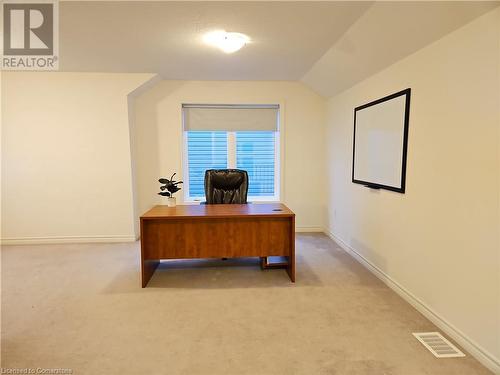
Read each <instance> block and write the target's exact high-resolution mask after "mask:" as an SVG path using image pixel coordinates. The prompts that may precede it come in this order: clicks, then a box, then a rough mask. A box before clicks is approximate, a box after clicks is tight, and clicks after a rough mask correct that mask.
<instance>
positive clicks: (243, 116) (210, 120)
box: [182, 104, 279, 131]
mask: <svg viewBox="0 0 500 375" xmlns="http://www.w3.org/2000/svg"><path fill="white" fill-rule="evenodd" d="M182 108H183V112H184V130H186V131H195V130H198V131H217V130H220V131H250V130H252V131H276V130H278V128H277V126H278V114H279V113H278V112H279V106H278V105H275V104H270V105H204V104H183V105H182Z"/></svg>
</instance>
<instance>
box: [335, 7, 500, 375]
mask: <svg viewBox="0 0 500 375" xmlns="http://www.w3.org/2000/svg"><path fill="white" fill-rule="evenodd" d="M499 25H500V13H499V11H498V10H496V11H493V12H490V13H488V14H487V15H484V16H482V17H480V18H478V19H476V20H475V21H473V22H472V23H470V24H468V25H466V26H464V27H462V28H461V29H459V30H457V31H455V32H453V33H452V34H450V35H448V36H446V37H444V38H443V39H441V40H439V41H437V42H435V43H433V44H431V45H430V46H428V47H426V48H424V49H422V50H420V51H419V52H417V53H415V54H413V55H411V56H409V57H407V58H405V59H404V60H402V61H400V62H398V63H397V64H395V65H393V66H391V67H389V68H387V69H386V70H384V71H382V72H381V73H379V74H376V75H375V76H373V77H371V78H369V79H367V80H365V81H363V82H361V83H360V84H358V85H356V86H354V87H353V88H351V89H349V90H347V91H345V92H344V93H342V94H340V95H338V96H336V97H334V98H332V99H330V100H329V102H328V113H327V129H326V138H327V147H326V149H327V170H328V193H327V195H328V224H327V227H328V229H329V231H330V232H331V233H332V234H333V235H334V236H336V237H337V238H338V239H340V240H341V241H343V242H344V243H345V244H346V245H347V246H348V247H350V248H351V249H353V250H355V251H356V252H358V253H359V254H360V255H361V256H363V257H364V258H366V259H367V260H368V261H369V262H370V263H371V264H372V265H374V266H375V267H377V268H378V269H379V270H380V271H382V272H383V273H384V274H385V275H386V276H387V277H389V278H390V279H392V280H393V281H394V282H396V283H399V285H400V286H401V287H402V288H403V289H404V290H405V291H406V292H408V293H411V294H412V295H413V296H414V297H415V298H416V299H417V300H419V301H420V302H422V303H423V304H424V305H425V306H427V307H428V308H429V309H430V310H431V311H432V312H433V313H435V314H437V316H438V317H439V318H438V320H440V319H441V320H442V321H443V322H446V323H448V324H449V325H450V326H451V327H452V329H451V331H454V332H455V333H457V334H458V336H461V337H462V338H464V339H465V341H464V340H463V341H462V342H467V343H468V344H470V346H469V347H468V349H470V347H473V348H474V346H475V350H477V352H476V355H478V356H479V357H481V358H482V359H483V362H484V363H488V364H489V365H490V367H491V368H495V364H496V366H497V367H496V370H497V371H500V367H498V366H500V245H499V224H500V223H499V196H500V186H499V177H500V163H499V143H500V138H499V124H500V114H499V108H500V107H499V101H500V93H499V87H500V86H499V82H500V80H499V79H500V78H499V69H500V53H499V46H500V43H499V37H500V30H499ZM407 87H411V88H412V98H411V116H410V131H409V146H408V147H409V148H408V169H407V179H406V183H407V191H406V194H404V195H402V194H398V193H393V192H389V191H371V190H369V189H367V188H364V187H362V186H361V185H356V184H353V183H351V167H352V136H353V135H352V132H353V108H354V107H356V106H358V105H361V104H364V103H366V102H369V101H371V100H374V99H378V98H380V97H383V96H385V95H387V94H391V93H393V92H396V91H399V90H401V89H405V88H407ZM487 357H489V358H487Z"/></svg>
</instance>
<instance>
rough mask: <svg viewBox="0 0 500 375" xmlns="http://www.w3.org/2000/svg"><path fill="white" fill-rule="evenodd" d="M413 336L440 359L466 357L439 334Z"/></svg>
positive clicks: (420, 333)
mask: <svg viewBox="0 0 500 375" xmlns="http://www.w3.org/2000/svg"><path fill="white" fill-rule="evenodd" d="M413 336H415V337H416V338H417V340H418V341H420V342H421V343H422V345H424V346H425V347H426V348H427V349H429V351H430V352H431V353H432V354H434V356H436V357H438V358H454V357H465V354H464V353H462V352H461V351H460V350H458V348H457V347H456V346H455V345H453V344H452V343H451V342H449V341H448V340H446V339H445V338H444V337H443V335H441V334H440V333H439V332H419V333H413Z"/></svg>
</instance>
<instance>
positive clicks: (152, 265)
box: [141, 218, 160, 288]
mask: <svg viewBox="0 0 500 375" xmlns="http://www.w3.org/2000/svg"><path fill="white" fill-rule="evenodd" d="M145 234H146V232H145V231H144V222H143V220H142V218H141V282H142V287H143V288H145V287H146V285H148V282H149V280H150V279H151V276H153V273H155V270H156V267H158V265H159V264H160V260H159V259H144V258H145V257H146V256H145V254H147V253H148V252H147V251H146V243H148V242H149V241H146V239H145V238H144V236H145Z"/></svg>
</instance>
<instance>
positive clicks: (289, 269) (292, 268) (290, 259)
mask: <svg viewBox="0 0 500 375" xmlns="http://www.w3.org/2000/svg"><path fill="white" fill-rule="evenodd" d="M286 272H287V273H288V276H290V280H292V282H293V283H294V282H295V216H293V217H292V220H291V223H290V256H289V257H288V267H287V269H286Z"/></svg>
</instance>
